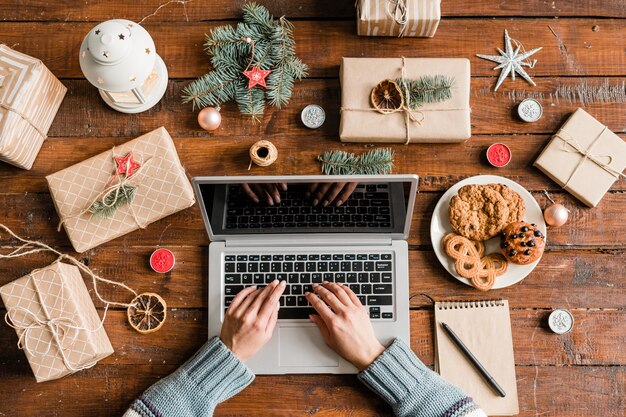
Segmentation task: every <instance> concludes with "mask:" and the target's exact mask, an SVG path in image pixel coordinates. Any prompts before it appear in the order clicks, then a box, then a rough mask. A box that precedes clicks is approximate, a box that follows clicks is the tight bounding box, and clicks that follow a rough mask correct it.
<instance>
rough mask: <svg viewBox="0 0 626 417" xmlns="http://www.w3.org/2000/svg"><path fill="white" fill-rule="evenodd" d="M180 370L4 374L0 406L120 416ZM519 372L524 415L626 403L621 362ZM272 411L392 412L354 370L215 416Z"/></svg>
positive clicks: (284, 388)
mask: <svg viewBox="0 0 626 417" xmlns="http://www.w3.org/2000/svg"><path fill="white" fill-rule="evenodd" d="M175 368H176V366H174V365H173V364H165V365H162V364H154V365H133V366H119V365H118V366H116V365H97V366H95V367H94V368H91V369H89V370H86V371H83V372H81V373H79V374H76V375H73V376H69V377H66V378H63V379H60V380H56V381H51V382H46V383H44V384H35V382H34V380H33V378H32V376H31V375H27V374H26V372H30V371H29V370H28V369H26V368H24V369H23V372H19V373H11V372H9V373H6V372H0V377H1V378H2V385H3V401H2V403H1V404H0V412H2V413H4V414H5V415H7V416H22V415H27V416H29V417H60V416H63V417H74V416H77V417H78V416H83V415H84V412H85V410H86V409H88V410H89V412H90V414H91V415H98V416H120V415H121V414H122V413H123V412H124V411H125V409H126V408H127V407H128V405H130V403H131V402H132V401H133V399H134V398H136V397H137V396H139V395H140V394H141V393H142V392H143V391H144V390H145V389H146V388H148V387H149V386H150V385H151V384H153V383H155V382H157V381H158V380H159V379H160V378H162V377H164V376H166V375H167V374H169V373H170V372H172V371H173V370H174V369H175ZM516 374H517V385H518V395H519V399H520V404H519V407H520V414H519V416H522V417H531V416H532V417H535V416H536V415H538V414H539V415H541V414H544V413H545V414H546V415H550V416H551V417H596V416H597V417H604V416H619V415H622V414H623V413H622V411H623V409H624V407H625V406H626V405H625V404H624V398H625V394H626V391H625V388H624V387H625V386H626V373H625V372H624V369H623V368H621V367H589V366H576V367H553V366H521V367H517V368H516ZM564 381H565V382H566V385H564ZM277 393H278V394H277ZM25 398H30V399H36V401H35V402H33V401H32V400H31V401H25V400H24V399H25ZM42 405H43V406H42ZM268 410H271V411H272V414H273V415H303V414H310V415H320V416H326V415H339V416H353V417H366V416H392V415H393V414H392V412H391V409H390V408H389V406H388V405H386V404H384V403H383V401H382V400H381V399H380V398H379V397H378V396H376V395H373V394H372V392H371V391H369V390H368V389H367V388H366V387H365V386H364V385H362V384H361V383H359V382H358V380H357V379H356V377H355V376H354V375H285V376H257V377H256V379H255V381H254V382H253V383H252V385H250V386H249V387H248V388H246V389H245V390H244V391H242V392H241V393H240V394H239V395H237V396H235V397H233V398H232V399H230V400H229V401H227V402H225V403H223V404H221V405H219V406H218V408H217V410H216V413H215V415H216V416H233V417H234V416H242V415H266V413H267V412H268Z"/></svg>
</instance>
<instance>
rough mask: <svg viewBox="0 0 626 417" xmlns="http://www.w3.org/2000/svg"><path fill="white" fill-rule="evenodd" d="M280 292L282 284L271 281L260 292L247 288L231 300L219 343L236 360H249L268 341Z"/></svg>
mask: <svg viewBox="0 0 626 417" xmlns="http://www.w3.org/2000/svg"><path fill="white" fill-rule="evenodd" d="M284 290H285V281H282V282H280V283H279V281H278V280H274V281H273V282H271V283H270V284H269V285H268V286H267V287H265V288H263V289H262V290H260V289H257V288H256V286H252V287H247V288H245V289H243V290H242V291H241V292H239V294H237V296H236V297H235V298H234V299H233V301H232V303H231V304H230V307H229V308H228V310H227V311H226V315H225V317H224V324H223V325H222V331H221V333H220V339H221V340H222V342H223V343H224V344H225V345H226V346H227V347H228V348H229V349H230V350H231V351H232V352H233V353H234V354H235V356H237V357H238V358H239V359H241V360H246V359H248V358H250V357H251V356H253V355H254V354H255V353H257V352H258V351H259V349H261V348H262V347H263V345H265V344H266V343H267V342H268V341H269V340H270V339H271V338H272V333H273V331H274V327H275V326H276V320H278V308H279V300H280V296H281V295H282V294H283V291H284Z"/></svg>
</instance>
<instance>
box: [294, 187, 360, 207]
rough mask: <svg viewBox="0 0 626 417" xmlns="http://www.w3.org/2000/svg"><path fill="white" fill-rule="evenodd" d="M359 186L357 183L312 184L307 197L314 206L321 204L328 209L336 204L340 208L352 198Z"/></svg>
mask: <svg viewBox="0 0 626 417" xmlns="http://www.w3.org/2000/svg"><path fill="white" fill-rule="evenodd" d="M357 185H358V183H356V182H328V183H312V184H310V185H309V189H308V191H307V193H306V194H305V196H306V197H307V198H308V199H309V200H311V203H312V204H313V206H317V205H319V204H321V205H322V207H326V206H328V205H330V204H334V205H335V206H337V207H339V206H340V205H342V204H343V203H345V202H346V200H348V198H350V196H351V195H352V193H353V192H354V190H355V189H356V187H357Z"/></svg>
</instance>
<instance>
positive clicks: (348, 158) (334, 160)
mask: <svg viewBox="0 0 626 417" xmlns="http://www.w3.org/2000/svg"><path fill="white" fill-rule="evenodd" d="M317 160H318V161H320V162H321V163H322V172H323V173H324V174H326V175H383V174H390V173H391V170H392V169H393V151H392V150H391V148H378V149H372V150H371V151H368V152H365V153H362V154H360V155H357V154H354V153H348V152H345V151H328V152H325V153H324V154H323V155H319V156H318V157H317Z"/></svg>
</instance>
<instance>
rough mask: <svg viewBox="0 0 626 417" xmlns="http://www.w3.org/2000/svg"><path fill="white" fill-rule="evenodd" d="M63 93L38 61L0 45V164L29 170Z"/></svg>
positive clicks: (63, 88) (52, 76)
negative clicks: (0, 161) (0, 162)
mask: <svg viewBox="0 0 626 417" xmlns="http://www.w3.org/2000/svg"><path fill="white" fill-rule="evenodd" d="M66 91H67V88H65V86H64V85H63V84H61V82H60V81H59V80H58V79H57V78H56V77H55V76H54V75H53V74H52V73H51V72H50V70H48V68H46V66H45V65H44V64H43V63H42V62H41V61H40V60H38V59H36V58H33V57H31V56H28V55H25V54H22V53H20V52H17V51H14V50H13V49H11V48H9V47H8V46H6V45H0V160H2V161H4V162H8V163H9V164H11V165H15V166H17V167H20V168H24V169H31V168H32V166H33V162H34V161H35V158H36V157H37V154H38V153H39V150H40V149H41V145H42V144H43V142H44V140H45V139H46V135H47V134H48V129H50V125H51V124H52V121H53V120H54V116H55V115H56V114H57V111H58V110H59V106H60V105H61V101H63V97H65V92H66Z"/></svg>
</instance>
